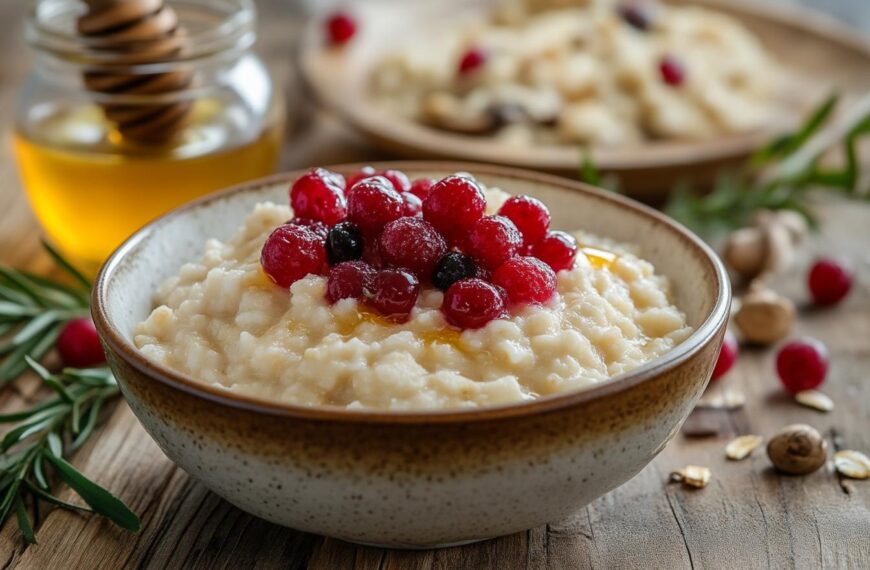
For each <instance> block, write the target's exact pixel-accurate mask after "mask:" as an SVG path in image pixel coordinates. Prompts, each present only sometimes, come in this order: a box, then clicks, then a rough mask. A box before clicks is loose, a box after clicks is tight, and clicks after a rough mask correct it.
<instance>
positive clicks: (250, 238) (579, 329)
mask: <svg viewBox="0 0 870 570" xmlns="http://www.w3.org/2000/svg"><path fill="white" fill-rule="evenodd" d="M289 194H290V206H291V207H292V210H291V209H290V208H288V207H287V206H279V205H276V204H271V203H264V204H260V205H258V206H257V207H256V208H255V209H254V211H253V212H252V213H251V214H250V216H249V217H248V219H247V221H246V222H245V224H244V226H243V227H242V228H241V229H240V230H239V231H238V232H237V233H236V234H235V235H234V236H233V237H232V238H231V239H230V240H229V241H227V242H226V243H222V242H219V241H217V240H210V241H209V242H208V244H207V245H206V252H205V255H204V256H203V258H202V259H201V260H199V261H196V262H193V263H189V264H187V265H185V266H184V267H182V269H181V271H180V273H179V275H178V276H176V277H173V278H171V279H169V280H168V281H167V282H166V283H164V284H163V285H162V287H161V288H160V290H159V291H158V292H157V301H158V304H159V306H158V307H157V308H156V309H155V310H154V311H153V312H152V314H151V315H150V316H149V317H148V319H147V320H146V321H144V322H143V323H141V324H140V325H139V327H138V328H137V330H136V337H135V341H136V344H137V345H138V346H139V347H140V349H141V350H142V351H143V352H144V353H145V354H146V355H147V356H148V357H150V358H151V359H153V360H155V361H157V362H160V363H162V364H165V365H167V366H170V367H172V368H174V369H177V370H180V371H182V372H187V373H190V374H192V375H195V376H196V377H198V378H200V379H202V380H203V381H205V382H208V383H211V384H215V385H218V386H223V387H225V388H227V389H228V390H232V391H237V392H240V393H245V394H248V395H254V396H260V397H264V398H269V399H272V400H278V401H285V402H291V403H297V404H304V405H339V406H347V407H371V408H392V409H414V408H417V409H433V408H448V407H464V406H481V405H494V404H500V403H507V402H514V401H520V400H527V399H531V398H535V397H539V396H543V395H547V394H552V393H556V392H561V391H566V390H572V389H577V388H581V387H583V386H586V385H589V384H592V383H595V382H600V381H603V380H606V379H607V378H609V377H611V376H613V375H615V374H619V373H621V372H624V371H628V370H631V369H632V368H635V367H637V366H639V365H640V364H642V363H644V362H646V361H648V360H650V359H652V358H655V357H656V356H659V355H661V354H663V353H664V352H666V351H667V350H670V349H671V348H673V347H674V346H675V345H676V344H678V343H679V342H680V341H682V340H683V339H684V338H685V337H686V336H687V335H688V334H689V333H690V332H691V328H690V327H689V326H688V325H687V324H686V320H685V316H684V315H683V313H682V312H681V311H680V310H679V309H677V308H676V307H674V306H673V305H672V304H671V302H670V300H669V297H668V284H667V282H666V280H665V279H664V278H663V277H661V276H658V275H656V274H655V272H654V270H653V267H652V265H650V264H649V263H648V262H646V261H643V260H641V259H640V258H638V257H636V256H635V255H633V254H632V253H631V252H630V251H629V250H628V249H626V248H623V247H621V246H618V245H616V244H611V243H607V242H604V241H602V240H600V239H597V238H594V237H593V236H589V235H584V234H580V233H577V234H570V233H566V232H563V231H557V230H553V229H551V228H550V213H549V211H548V210H547V207H546V206H545V205H544V204H543V203H542V202H540V201H539V200H537V199H536V198H534V197H531V196H523V195H518V196H509V195H508V194H506V193H505V192H502V191H501V190H499V189H496V188H485V187H483V185H481V184H480V183H479V182H477V181H476V180H475V179H474V178H473V177H471V176H470V175H467V174H463V173H459V174H454V175H450V176H447V177H444V178H442V179H440V180H433V179H430V178H419V179H416V180H413V181H411V180H410V179H409V178H408V177H407V176H406V175H405V174H404V173H403V172H401V171H398V170H384V171H376V170H374V169H372V168H368V167H367V168H365V169H363V170H361V171H359V172H356V173H353V174H352V175H350V176H348V177H347V179H345V178H344V177H343V176H342V175H340V174H338V173H335V172H331V171H328V170H325V169H321V168H318V169H314V170H312V171H310V172H308V173H306V174H304V175H302V176H301V177H299V178H298V179H297V180H296V181H295V182H294V183H293V184H292V186H291V188H290V193H289ZM578 237H579V238H580V241H581V243H582V245H580V244H578Z"/></svg>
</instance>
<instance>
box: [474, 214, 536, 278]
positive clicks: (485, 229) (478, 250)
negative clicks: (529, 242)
mask: <svg viewBox="0 0 870 570" xmlns="http://www.w3.org/2000/svg"><path fill="white" fill-rule="evenodd" d="M522 243H523V236H522V235H521V234H520V231H519V230H518V229H517V227H516V226H515V225H514V223H513V222H512V221H510V220H509V219H507V218H505V217H504V216H486V217H485V218H481V219H480V220H478V221H477V223H476V224H474V227H472V228H471V233H470V234H468V237H467V238H466V239H465V252H466V253H467V254H468V255H470V256H471V257H473V258H474V260H475V261H476V262H477V263H479V264H480V265H481V266H483V267H486V268H487V269H495V268H496V267H498V266H499V265H501V264H502V263H504V262H505V261H507V260H508V259H510V258H511V257H513V256H514V255H516V253H517V250H518V249H519V247H520V246H521V245H522Z"/></svg>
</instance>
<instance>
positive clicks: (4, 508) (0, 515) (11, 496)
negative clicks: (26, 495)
mask: <svg viewBox="0 0 870 570" xmlns="http://www.w3.org/2000/svg"><path fill="white" fill-rule="evenodd" d="M20 486H21V480H20V479H19V478H17V477H15V478H13V480H12V482H11V483H10V484H9V485H8V486H7V487H6V489H5V490H4V493H3V499H2V500H0V522H2V521H5V520H6V517H8V516H9V512H10V511H11V510H12V505H14V504H15V498H16V497H17V496H18V489H19V487H20Z"/></svg>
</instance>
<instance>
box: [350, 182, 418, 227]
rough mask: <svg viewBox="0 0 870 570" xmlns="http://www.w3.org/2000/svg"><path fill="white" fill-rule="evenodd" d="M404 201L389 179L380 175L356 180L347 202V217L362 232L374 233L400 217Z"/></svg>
mask: <svg viewBox="0 0 870 570" xmlns="http://www.w3.org/2000/svg"><path fill="white" fill-rule="evenodd" d="M404 207H405V202H404V201H403V200H402V197H401V196H400V195H399V193H398V192H396V191H395V190H394V189H393V185H392V184H391V183H390V181H389V180H387V179H386V178H383V177H381V176H373V177H371V178H366V179H365V180H362V181H361V182H357V183H356V184H355V185H354V187H353V189H352V190H351V192H350V197H349V198H348V202H347V219H348V220H350V221H351V222H353V223H355V224H356V225H357V226H359V228H360V229H361V230H362V231H363V233H364V234H368V235H372V234H375V233H377V232H379V231H381V229H383V227H384V226H385V225H387V224H388V223H389V222H392V221H393V220H396V219H398V218H400V217H402V211H403V209H404Z"/></svg>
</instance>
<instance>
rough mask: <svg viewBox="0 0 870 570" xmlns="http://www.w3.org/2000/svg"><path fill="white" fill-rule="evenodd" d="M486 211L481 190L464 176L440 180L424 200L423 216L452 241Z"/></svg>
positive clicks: (484, 198) (469, 227)
mask: <svg viewBox="0 0 870 570" xmlns="http://www.w3.org/2000/svg"><path fill="white" fill-rule="evenodd" d="M485 210H486V197H485V196H484V194H483V190H481V189H480V186H478V185H477V183H476V182H475V181H474V180H471V179H470V178H466V177H464V176H456V175H453V176H448V177H447V178H444V179H442V180H439V181H438V182H436V183H435V184H433V185H432V188H431V189H430V191H429V195H428V196H427V197H426V199H425V200H423V217H424V218H426V221H428V222H429V223H431V224H432V225H433V226H435V228H436V229H437V230H438V231H439V232H441V234H442V235H443V236H445V237H446V238H447V239H448V240H451V241H452V240H454V239H455V238H456V237H458V236H461V235H462V234H464V233H466V232H467V231H468V230H469V229H471V227H472V226H473V225H474V224H475V223H476V222H477V220H479V219H480V218H482V217H483V213H484V211H485Z"/></svg>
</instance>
